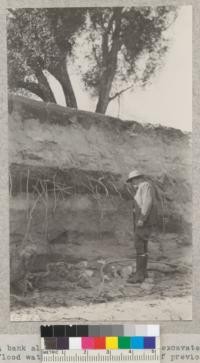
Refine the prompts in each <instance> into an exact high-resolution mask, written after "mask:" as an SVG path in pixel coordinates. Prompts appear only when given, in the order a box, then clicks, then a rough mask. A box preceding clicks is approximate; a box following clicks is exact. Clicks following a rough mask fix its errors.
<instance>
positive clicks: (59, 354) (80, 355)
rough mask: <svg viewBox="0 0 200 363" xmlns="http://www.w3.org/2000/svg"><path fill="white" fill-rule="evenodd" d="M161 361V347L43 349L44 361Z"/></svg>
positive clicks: (88, 362) (152, 362) (128, 362)
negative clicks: (152, 348)
mask: <svg viewBox="0 0 200 363" xmlns="http://www.w3.org/2000/svg"><path fill="white" fill-rule="evenodd" d="M138 361H139V362H140V363H146V362H151V363H158V362H160V349H154V350H151V351H147V350H140V351H138V350H129V351H124V350H108V351H101V350H95V351H92V350H91V351H89V350H85V351H80V350H78V351H76V350H74V351H66V350H44V351H42V363H48V362H54V363H57V362H69V363H70V362H71V363H81V362H83V363H84V362H86V363H100V362H105V363H106V362H107V363H111V362H112V363H115V362H123V363H130V362H138Z"/></svg>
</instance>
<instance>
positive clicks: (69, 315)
mask: <svg viewBox="0 0 200 363" xmlns="http://www.w3.org/2000/svg"><path fill="white" fill-rule="evenodd" d="M191 306H192V298H191V296H184V297H181V298H178V297H177V298H166V299H164V300H161V299H156V300H150V301H145V300H136V301H115V302H109V303H103V304H96V305H94V304H90V305H85V306H73V307H70V308H67V307H57V308H47V307H45V306H40V307H37V308H26V309H23V310H22V309H18V310H16V311H14V312H12V313H11V319H12V320H14V321H21V320H24V321H40V320H43V321H73V320H74V321H117V320H118V321H119V320H120V321H122V320H123V321H137V320H149V321H151V320H158V321H159V320H192V309H191Z"/></svg>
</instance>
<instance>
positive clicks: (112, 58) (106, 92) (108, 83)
mask: <svg viewBox="0 0 200 363" xmlns="http://www.w3.org/2000/svg"><path fill="white" fill-rule="evenodd" d="M120 11H121V10H120ZM120 11H119V13H118V14H117V16H116V29H115V31H114V34H113V43H112V48H111V50H110V52H109V53H108V44H105V40H106V41H108V36H107V34H106V33H105V34H104V36H103V40H102V47H103V48H102V55H103V68H104V69H105V70H104V71H103V74H102V77H101V82H100V91H99V99H98V102H97V106H96V111H95V112H98V113H103V114H105V113H106V110H107V107H108V104H109V102H110V91H111V88H112V83H113V80H114V77H115V74H116V70H117V54H118V51H119V49H120V39H119V35H120V26H121V18H120Z"/></svg>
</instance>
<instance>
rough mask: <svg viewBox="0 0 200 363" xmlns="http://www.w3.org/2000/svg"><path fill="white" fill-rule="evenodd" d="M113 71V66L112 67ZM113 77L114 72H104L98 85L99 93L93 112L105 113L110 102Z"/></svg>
mask: <svg viewBox="0 0 200 363" xmlns="http://www.w3.org/2000/svg"><path fill="white" fill-rule="evenodd" d="M113 70H114V65H113ZM114 76H115V72H111V73H108V71H106V72H105V73H104V74H103V76H102V79H101V85H100V92H99V99H98V102H97V106H96V110H95V112H98V113H103V114H105V113H106V110H107V107H108V104H109V102H110V91H111V87H112V83H113V79H114Z"/></svg>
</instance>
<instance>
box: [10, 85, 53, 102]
mask: <svg viewBox="0 0 200 363" xmlns="http://www.w3.org/2000/svg"><path fill="white" fill-rule="evenodd" d="M16 87H17V88H23V89H25V90H27V91H29V92H31V93H33V94H35V95H36V96H38V97H40V98H41V99H42V100H43V101H44V102H53V103H56V101H55V98H54V96H53V97H52V96H51V95H49V94H48V90H47V89H45V87H44V86H42V87H41V85H40V84H39V83H35V82H29V81H18V82H17V85H16Z"/></svg>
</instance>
